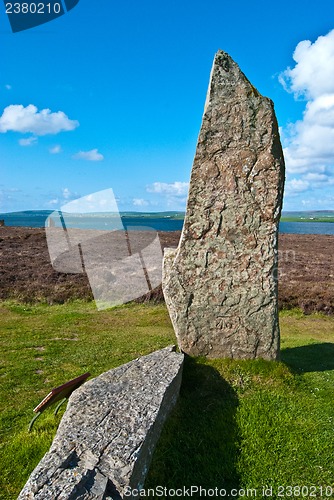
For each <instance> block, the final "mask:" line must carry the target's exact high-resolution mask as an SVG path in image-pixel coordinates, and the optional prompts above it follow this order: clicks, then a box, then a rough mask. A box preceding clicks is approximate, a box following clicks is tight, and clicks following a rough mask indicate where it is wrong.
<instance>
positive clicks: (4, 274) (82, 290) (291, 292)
mask: <svg viewBox="0 0 334 500" xmlns="http://www.w3.org/2000/svg"><path fill="white" fill-rule="evenodd" d="M159 237H160V242H161V245H162V247H163V248H165V247H176V246H177V243H178V240H179V238H180V232H179V231H175V232H162V233H159ZM333 246H334V236H327V235H299V234H282V235H280V239H279V255H280V260H279V305H280V308H285V309H287V308H294V307H299V308H301V309H302V310H303V311H304V312H305V313H311V312H315V311H319V312H320V311H321V312H324V313H326V314H334V252H333ZM0 299H3V300H4V299H16V300H19V301H22V302H47V303H49V304H54V303H64V302H66V301H69V300H72V299H83V300H92V299H93V296H92V292H91V289H90V286H89V282H88V279H87V276H86V274H67V273H61V272H57V271H55V270H54V269H53V267H52V265H51V262H50V257H49V252H48V248H47V243H46V237H45V231H44V229H36V228H24V227H18V228H15V227H0ZM147 300H152V301H161V300H163V295H162V291H161V287H158V288H157V289H155V290H153V291H152V292H150V293H149V294H147V295H145V296H144V297H141V298H140V299H138V301H141V302H142V301H147Z"/></svg>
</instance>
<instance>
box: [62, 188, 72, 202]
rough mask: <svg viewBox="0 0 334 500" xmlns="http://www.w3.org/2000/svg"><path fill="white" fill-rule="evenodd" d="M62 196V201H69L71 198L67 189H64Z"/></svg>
mask: <svg viewBox="0 0 334 500" xmlns="http://www.w3.org/2000/svg"><path fill="white" fill-rule="evenodd" d="M62 194H63V198H64V200H69V199H70V198H71V197H72V196H73V195H72V193H71V191H70V190H69V189H68V188H64V189H63V192H62Z"/></svg>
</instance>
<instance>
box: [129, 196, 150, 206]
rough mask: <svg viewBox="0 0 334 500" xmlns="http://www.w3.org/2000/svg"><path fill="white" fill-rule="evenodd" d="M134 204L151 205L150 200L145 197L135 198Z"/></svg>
mask: <svg viewBox="0 0 334 500" xmlns="http://www.w3.org/2000/svg"><path fill="white" fill-rule="evenodd" d="M132 204H133V205H134V206H135V207H147V206H148V205H149V202H148V201H147V200H144V199H143V198H133V200H132Z"/></svg>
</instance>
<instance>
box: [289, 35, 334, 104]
mask: <svg viewBox="0 0 334 500" xmlns="http://www.w3.org/2000/svg"><path fill="white" fill-rule="evenodd" d="M293 59H294V61H295V62H296V65H295V67H294V68H292V69H291V68H287V69H286V70H285V71H284V72H283V73H282V74H281V75H280V81H281V83H282V84H283V85H284V86H285V88H286V89H287V90H288V91H290V92H293V93H294V94H295V95H296V96H304V97H306V99H316V98H317V97H320V96H322V95H325V94H332V93H334V79H333V68H334V30H332V31H330V32H329V33H328V34H327V35H325V36H319V38H318V39H317V40H316V41H315V42H314V43H312V42H311V41H310V40H303V41H302V42H300V43H299V44H298V45H297V47H296V49H295V51H294V53H293Z"/></svg>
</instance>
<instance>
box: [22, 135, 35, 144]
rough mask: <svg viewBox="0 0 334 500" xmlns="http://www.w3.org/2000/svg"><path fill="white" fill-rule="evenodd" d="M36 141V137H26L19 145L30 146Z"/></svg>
mask: <svg viewBox="0 0 334 500" xmlns="http://www.w3.org/2000/svg"><path fill="white" fill-rule="evenodd" d="M37 141H38V139H37V137H35V136H34V135H32V136H31V137H27V138H25V139H20V140H19V144H20V146H32V145H33V144H35V143H36V142H37Z"/></svg>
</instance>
